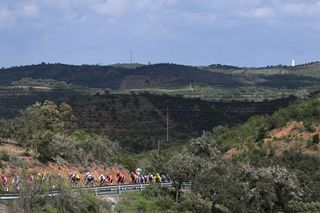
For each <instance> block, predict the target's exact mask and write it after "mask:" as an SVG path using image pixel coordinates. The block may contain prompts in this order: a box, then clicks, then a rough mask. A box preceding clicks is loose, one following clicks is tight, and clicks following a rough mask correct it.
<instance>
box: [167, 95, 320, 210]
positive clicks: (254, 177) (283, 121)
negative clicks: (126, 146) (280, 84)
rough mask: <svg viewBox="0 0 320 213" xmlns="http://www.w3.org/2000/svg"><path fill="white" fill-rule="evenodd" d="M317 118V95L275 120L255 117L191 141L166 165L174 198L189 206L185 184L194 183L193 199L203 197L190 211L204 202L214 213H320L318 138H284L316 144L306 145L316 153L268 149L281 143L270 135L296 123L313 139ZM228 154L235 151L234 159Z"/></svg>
mask: <svg viewBox="0 0 320 213" xmlns="http://www.w3.org/2000/svg"><path fill="white" fill-rule="evenodd" d="M319 115H320V101H319V99H318V98H317V97H314V98H311V99H309V100H307V101H305V102H302V103H298V104H293V105H290V106H289V107H287V108H285V109H281V110H279V111H277V112H276V113H274V114H273V115H271V116H255V117H252V118H251V119H249V121H247V122H246V123H245V124H243V125H239V126H236V127H233V128H222V127H221V128H217V129H215V130H214V131H213V132H206V133H205V134H204V135H203V136H202V137H200V138H197V139H193V140H192V141H191V143H190V144H189V145H188V146H187V147H186V149H185V150H184V151H183V152H182V153H181V154H177V155H175V156H174V157H173V158H172V159H171V160H170V161H169V162H168V163H167V164H165V166H164V167H165V168H166V171H167V173H168V174H169V175H170V177H171V178H172V180H173V181H174V182H175V185H176V187H175V188H176V192H175V198H174V197H171V199H172V200H177V201H178V202H180V203H184V202H187V201H188V199H186V198H185V194H186V192H184V191H181V186H182V183H183V182H185V181H192V183H193V185H192V190H191V195H192V196H199V197H200V198H202V199H201V200H199V201H196V199H193V201H194V202H195V203H194V204H193V205H192V206H193V209H192V210H191V211H192V212H200V210H199V209H201V208H203V205H200V204H201V202H203V201H205V200H207V202H209V203H207V204H208V206H209V207H208V208H209V209H211V210H212V211H213V212H319V211H320V208H319V206H320V205H319V204H320V196H319V193H318V191H319V190H320V181H319V180H320V172H319V171H320V152H319V148H320V145H319V137H318V140H317V139H314V137H310V138H308V139H304V138H296V137H293V138H291V139H290V140H286V143H292V142H294V141H297V140H298V141H301V142H302V143H305V144H307V143H309V140H312V146H309V147H304V148H307V149H310V150H313V151H314V152H315V153H312V154H310V153H308V152H306V153H304V152H302V150H301V149H300V147H296V146H292V147H291V149H288V150H287V151H285V152H283V153H282V154H281V155H276V154H275V153H276V152H270V147H266V146H265V143H266V142H267V141H269V140H274V142H275V143H277V142H279V141H278V140H277V139H275V138H273V137H272V133H273V132H272V131H274V130H275V129H278V128H281V127H284V126H286V125H287V124H288V123H290V122H293V121H294V122H302V123H303V124H304V125H305V128H306V129H309V130H308V131H309V132H310V134H311V135H315V134H316V133H317V131H318V130H317V126H319V125H320V120H319ZM314 131H316V132H314ZM271 148H272V147H271ZM230 150H233V151H234V152H235V153H233V154H232V155H230ZM274 151H276V150H274ZM197 204H198V205H197ZM188 205H189V204H186V206H188ZM201 211H203V210H201Z"/></svg>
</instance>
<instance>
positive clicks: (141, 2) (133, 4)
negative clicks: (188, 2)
mask: <svg viewBox="0 0 320 213" xmlns="http://www.w3.org/2000/svg"><path fill="white" fill-rule="evenodd" d="M177 1H178V0H157V1H155V0H138V1H137V0H104V1H96V3H94V4H92V6H91V8H92V9H93V10H94V11H95V12H97V13H98V14H100V15H106V16H111V17H120V16H123V15H126V14H127V13H131V12H135V13H137V12H142V13H141V15H143V14H144V13H146V12H150V11H155V10H160V9H161V8H164V7H166V6H171V5H174V4H175V3H176V2H177Z"/></svg>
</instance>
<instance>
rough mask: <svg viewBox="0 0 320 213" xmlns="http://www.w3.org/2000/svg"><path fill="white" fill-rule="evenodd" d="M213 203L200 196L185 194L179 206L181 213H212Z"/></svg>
mask: <svg viewBox="0 0 320 213" xmlns="http://www.w3.org/2000/svg"><path fill="white" fill-rule="evenodd" d="M211 207H212V203H211V202H210V201H207V200H206V199H204V198H202V197H201V196H200V195H197V194H192V193H185V194H183V195H182V199H181V203H180V204H179V206H178V210H179V212H194V213H210V212H211Z"/></svg>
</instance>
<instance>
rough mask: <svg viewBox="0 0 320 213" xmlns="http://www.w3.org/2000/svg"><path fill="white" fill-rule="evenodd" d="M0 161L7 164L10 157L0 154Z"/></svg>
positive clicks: (3, 153) (4, 153) (6, 154)
mask: <svg viewBox="0 0 320 213" xmlns="http://www.w3.org/2000/svg"><path fill="white" fill-rule="evenodd" d="M0 160H3V161H6V162H9V161H10V156H9V155H8V153H6V152H0Z"/></svg>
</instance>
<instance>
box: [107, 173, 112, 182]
mask: <svg viewBox="0 0 320 213" xmlns="http://www.w3.org/2000/svg"><path fill="white" fill-rule="evenodd" d="M112 181H113V179H112V175H111V174H109V175H107V183H112Z"/></svg>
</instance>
